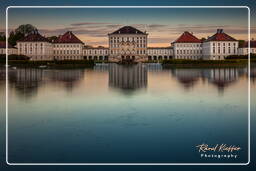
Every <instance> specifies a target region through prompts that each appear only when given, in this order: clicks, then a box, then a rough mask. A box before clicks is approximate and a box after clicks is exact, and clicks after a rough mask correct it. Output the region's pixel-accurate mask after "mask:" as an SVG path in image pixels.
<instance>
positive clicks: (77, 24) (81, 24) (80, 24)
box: [70, 22, 111, 26]
mask: <svg viewBox="0 0 256 171" xmlns="http://www.w3.org/2000/svg"><path fill="white" fill-rule="evenodd" d="M105 24H111V23H100V22H81V23H72V24H70V25H71V26H85V25H86V26H87V25H105Z"/></svg>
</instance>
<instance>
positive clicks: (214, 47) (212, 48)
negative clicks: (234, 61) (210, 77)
mask: <svg viewBox="0 0 256 171" xmlns="http://www.w3.org/2000/svg"><path fill="white" fill-rule="evenodd" d="M237 49H238V41H237V40H236V39H234V38H233V37H231V36H229V35H228V34H226V33H224V31H223V29H217V33H215V34H214V35H213V36H211V37H209V38H208V39H207V40H206V41H204V42H203V57H204V59H208V60H223V59H225V57H226V56H229V55H236V54H237Z"/></svg>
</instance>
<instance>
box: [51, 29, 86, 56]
mask: <svg viewBox="0 0 256 171" xmlns="http://www.w3.org/2000/svg"><path fill="white" fill-rule="evenodd" d="M83 47H84V43H83V42H82V41H81V40H80V39H78V38H77V37H76V36H75V35H74V34H73V33H72V32H71V31H68V32H66V33H65V34H63V35H60V36H59V37H58V38H57V39H56V40H55V41H53V58H54V59H55V60H82V59H83Z"/></svg>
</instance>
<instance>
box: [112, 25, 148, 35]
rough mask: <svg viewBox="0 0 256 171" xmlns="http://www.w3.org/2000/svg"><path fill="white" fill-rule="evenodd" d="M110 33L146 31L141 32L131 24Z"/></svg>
mask: <svg viewBox="0 0 256 171" xmlns="http://www.w3.org/2000/svg"><path fill="white" fill-rule="evenodd" d="M111 34H146V33H143V32H142V31H140V30H138V29H136V28H134V27H132V26H124V27H122V28H120V29H118V30H116V31H114V32H113V33H111Z"/></svg>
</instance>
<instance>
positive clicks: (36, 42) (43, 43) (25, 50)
mask: <svg viewBox="0 0 256 171" xmlns="http://www.w3.org/2000/svg"><path fill="white" fill-rule="evenodd" d="M17 47H18V55H26V56H28V57H30V60H52V59H53V58H52V55H53V48H52V44H51V43H50V42H49V40H48V39H47V38H45V37H43V36H42V35H40V34H39V33H38V32H35V33H33V34H29V35H28V36H26V37H25V38H23V39H22V40H19V41H17Z"/></svg>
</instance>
